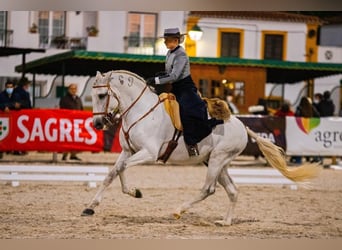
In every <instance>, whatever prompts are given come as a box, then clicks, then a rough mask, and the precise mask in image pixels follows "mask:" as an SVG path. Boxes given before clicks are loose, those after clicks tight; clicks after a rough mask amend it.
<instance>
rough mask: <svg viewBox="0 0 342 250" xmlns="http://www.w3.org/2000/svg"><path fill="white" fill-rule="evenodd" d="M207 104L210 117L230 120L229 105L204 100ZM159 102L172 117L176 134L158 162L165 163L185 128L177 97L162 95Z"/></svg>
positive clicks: (214, 99) (221, 101)
mask: <svg viewBox="0 0 342 250" xmlns="http://www.w3.org/2000/svg"><path fill="white" fill-rule="evenodd" d="M201 98H202V100H203V101H204V102H206V104H207V109H208V112H209V115H210V117H213V118H216V119H219V120H224V121H227V120H228V119H229V118H230V115H231V113H230V110H229V107H228V104H227V103H226V102H225V101H223V100H221V99H219V98H205V97H204V98H203V97H201ZM159 100H160V101H161V102H164V108H165V111H166V113H167V114H168V115H169V116H170V118H171V122H172V124H173V126H174V127H175V132H174V134H173V137H172V139H171V140H170V141H169V143H168V145H167V148H166V150H165V152H164V153H163V154H161V155H159V157H158V159H157V160H158V161H159V160H161V161H163V162H164V163H165V162H166V161H167V160H168V159H169V157H170V155H171V153H172V152H173V150H174V149H175V148H176V147H177V145H178V142H177V141H178V139H179V137H180V135H181V134H182V131H183V126H182V122H181V118H180V112H179V103H178V102H177V100H176V96H175V95H174V94H172V93H161V94H160V95H159Z"/></svg>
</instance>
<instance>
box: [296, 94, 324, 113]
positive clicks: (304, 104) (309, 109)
mask: <svg viewBox="0 0 342 250" xmlns="http://www.w3.org/2000/svg"><path fill="white" fill-rule="evenodd" d="M295 116H300V117H306V118H311V117H319V116H320V114H319V112H318V111H317V109H316V108H315V106H314V105H313V104H312V101H311V98H309V97H304V96H303V97H302V98H301V99H300V103H299V105H298V107H297V109H296V112H295Z"/></svg>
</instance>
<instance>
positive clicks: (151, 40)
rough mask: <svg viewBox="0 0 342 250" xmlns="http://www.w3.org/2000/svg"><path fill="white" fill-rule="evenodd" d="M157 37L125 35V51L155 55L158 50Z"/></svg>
mask: <svg viewBox="0 0 342 250" xmlns="http://www.w3.org/2000/svg"><path fill="white" fill-rule="evenodd" d="M156 41H157V38H156V37H138V36H125V37H124V50H125V53H133V54H147V55H149V54H150V55H154V54H155V50H156Z"/></svg>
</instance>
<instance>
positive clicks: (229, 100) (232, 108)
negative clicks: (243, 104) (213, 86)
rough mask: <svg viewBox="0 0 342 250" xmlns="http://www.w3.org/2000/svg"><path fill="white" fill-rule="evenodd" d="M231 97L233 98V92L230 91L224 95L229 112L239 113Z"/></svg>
mask: <svg viewBox="0 0 342 250" xmlns="http://www.w3.org/2000/svg"><path fill="white" fill-rule="evenodd" d="M233 99H234V96H233V94H232V93H228V95H227V96H226V102H227V104H228V107H229V109H230V112H231V113H232V114H238V113H239V109H238V108H237V107H236V105H235V103H234V101H233Z"/></svg>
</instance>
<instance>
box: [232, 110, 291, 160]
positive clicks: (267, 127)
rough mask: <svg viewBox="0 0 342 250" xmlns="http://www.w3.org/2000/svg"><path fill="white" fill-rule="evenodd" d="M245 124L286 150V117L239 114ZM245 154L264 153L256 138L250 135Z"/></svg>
mask: <svg viewBox="0 0 342 250" xmlns="http://www.w3.org/2000/svg"><path fill="white" fill-rule="evenodd" d="M237 117H238V118H239V119H240V120H241V121H242V122H243V124H244V125H245V126H247V127H249V128H250V129H251V130H253V131H254V132H255V133H256V134H258V135H259V136H261V137H263V138H266V139H269V140H270V141H271V142H273V143H274V144H276V145H278V146H279V147H281V148H283V149H284V150H286V139H285V118H284V117H275V116H254V115H246V116H242V115H239V116H237ZM242 154H243V155H253V156H260V155H262V153H261V151H260V149H259V147H258V145H257V143H256V142H255V140H252V139H251V138H250V137H248V143H247V146H246V148H245V149H244V151H243V152H242Z"/></svg>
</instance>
